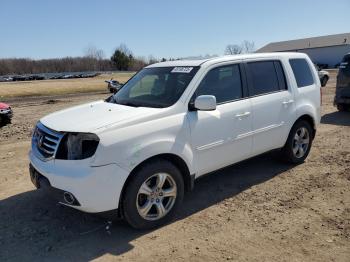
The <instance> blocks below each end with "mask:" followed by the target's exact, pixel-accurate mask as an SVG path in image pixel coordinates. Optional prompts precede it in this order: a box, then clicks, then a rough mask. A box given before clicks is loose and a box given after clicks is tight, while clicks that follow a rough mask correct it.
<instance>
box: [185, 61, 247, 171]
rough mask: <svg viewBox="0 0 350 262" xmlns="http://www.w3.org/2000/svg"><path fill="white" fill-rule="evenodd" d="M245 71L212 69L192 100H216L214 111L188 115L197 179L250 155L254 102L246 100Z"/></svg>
mask: <svg viewBox="0 0 350 262" xmlns="http://www.w3.org/2000/svg"><path fill="white" fill-rule="evenodd" d="M242 70H243V68H242V67H241V66H240V65H239V64H230V65H225V66H219V67H215V68H213V69H211V70H210V71H209V72H208V73H207V74H206V76H205V77H204V78H203V80H202V82H201V83H200V84H199V86H198V88H197V90H196V92H195V94H194V96H193V97H192V101H194V99H195V98H196V97H197V96H199V95H213V96H215V97H216V100H217V107H216V110H214V111H199V110H197V111H189V112H188V119H189V123H190V130H191V143H192V149H193V151H195V161H196V169H197V170H196V171H197V172H196V175H197V176H200V175H202V174H205V173H208V172H211V171H214V170H216V169H219V168H222V167H224V166H227V165H230V164H232V163H235V162H238V161H240V160H243V159H245V158H247V157H249V156H250V154H251V151H252V136H251V128H252V117H251V103H250V99H245V91H244V82H245V81H243V78H242V74H241V71H242Z"/></svg>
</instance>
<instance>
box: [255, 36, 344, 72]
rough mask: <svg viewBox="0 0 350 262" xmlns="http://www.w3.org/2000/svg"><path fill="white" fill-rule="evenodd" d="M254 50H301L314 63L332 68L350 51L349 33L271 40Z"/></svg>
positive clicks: (259, 51)
mask: <svg viewBox="0 0 350 262" xmlns="http://www.w3.org/2000/svg"><path fill="white" fill-rule="evenodd" d="M256 52H258V53H261V52H302V53H306V54H308V55H309V57H310V58H311V59H312V61H313V62H314V63H316V64H318V65H325V66H326V67H329V68H332V67H336V66H337V65H338V64H339V63H340V61H341V60H342V58H343V56H344V55H345V54H347V53H350V33H345V34H336V35H327V36H319V37H310V38H304V39H297V40H290V41H282V42H273V43H270V44H267V45H266V46H264V47H262V48H260V49H259V50H257V51H256Z"/></svg>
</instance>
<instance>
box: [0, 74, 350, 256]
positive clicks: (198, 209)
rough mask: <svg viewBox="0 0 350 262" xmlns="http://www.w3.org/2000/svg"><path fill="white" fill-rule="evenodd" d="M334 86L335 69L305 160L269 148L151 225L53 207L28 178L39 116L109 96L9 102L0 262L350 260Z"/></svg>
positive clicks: (342, 124) (341, 120) (343, 153)
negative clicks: (283, 158)
mask: <svg viewBox="0 0 350 262" xmlns="http://www.w3.org/2000/svg"><path fill="white" fill-rule="evenodd" d="M334 91H335V82H334V73H333V74H332V78H331V80H330V82H329V83H328V85H327V86H326V87H325V88H324V89H323V93H324V95H323V117H322V124H321V125H320V127H319V129H318V131H317V135H316V139H315V140H314V144H313V148H312V150H311V153H310V156H309V157H308V159H307V160H306V162H305V163H304V164H302V165H299V166H291V165H286V164H282V163H280V162H279V161H278V160H277V159H276V153H269V154H265V155H263V156H259V157H256V158H254V159H250V160H248V161H245V162H243V163H240V164H237V165H234V166H231V167H228V168H226V169H224V170H221V171H218V172H216V173H215V174H211V175H208V176H205V177H204V178H202V179H199V180H198V181H196V183H195V189H194V191H193V192H191V193H189V194H188V195H187V196H186V198H185V201H184V204H183V207H182V209H181V211H180V213H179V215H178V217H177V219H176V220H175V221H174V222H173V223H171V224H169V225H166V226H164V227H162V228H159V229H157V230H152V231H137V230H133V229H131V228H130V227H128V226H127V225H126V224H125V223H124V222H122V221H121V222H113V224H111V225H110V224H109V223H108V222H107V221H105V220H104V219H101V218H99V217H95V216H93V215H89V214H84V213H81V212H79V211H75V210H72V209H70V208H65V207H62V206H59V205H57V204H55V203H54V202H53V201H52V200H50V199H48V198H47V197H46V196H45V195H44V194H43V192H41V191H40V190H35V189H34V186H33V185H32V184H31V182H30V179H29V175H28V171H27V169H28V159H27V152H28V150H29V146H30V132H31V129H32V127H33V126H34V124H35V123H36V121H37V120H38V119H39V118H40V117H41V116H43V115H45V114H47V113H49V112H52V111H56V110H58V109H61V108H65V107H69V106H72V105H75V104H79V103H82V102H86V101H92V100H96V99H101V98H104V97H106V95H107V94H105V95H84V96H83V95H79V96H68V97H56V98H50V99H49V98H40V99H24V100H22V101H13V109H14V119H13V123H12V124H10V125H8V126H5V127H2V128H1V129H0V261H35V260H40V261H87V260H99V261H109V260H115V261H121V260H123V261H175V260H176V261H227V260H229V261H230V260H232V261H350V190H349V188H350V113H339V112H337V111H336V109H335V108H334V107H333V105H332V100H333V96H334Z"/></svg>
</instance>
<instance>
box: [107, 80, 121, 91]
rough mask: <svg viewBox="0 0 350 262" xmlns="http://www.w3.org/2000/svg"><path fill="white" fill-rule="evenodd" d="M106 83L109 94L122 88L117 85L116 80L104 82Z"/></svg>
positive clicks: (119, 84)
mask: <svg viewBox="0 0 350 262" xmlns="http://www.w3.org/2000/svg"><path fill="white" fill-rule="evenodd" d="M105 82H106V83H107V89H108V91H109V92H110V93H117V92H118V91H119V90H120V88H121V87H122V86H123V85H122V84H121V83H119V82H118V81H117V80H113V78H112V79H111V80H106V81H105Z"/></svg>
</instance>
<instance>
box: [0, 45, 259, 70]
mask: <svg viewBox="0 0 350 262" xmlns="http://www.w3.org/2000/svg"><path fill="white" fill-rule="evenodd" d="M254 49H255V48H254V42H250V41H243V42H242V43H241V44H240V45H236V44H230V45H227V47H226V49H225V51H224V53H225V54H241V53H251V52H253V51H254ZM208 57H212V56H208ZM178 59H180V58H177V59H174V58H170V59H169V60H178ZM166 60H167V59H165V58H162V59H157V58H155V57H153V56H149V57H148V59H146V58H144V57H139V56H135V55H134V54H133V53H132V51H131V50H130V49H129V48H128V47H127V46H126V45H125V44H121V45H120V46H119V47H117V48H116V49H115V51H114V53H113V54H112V56H111V57H110V59H106V58H105V55H104V52H103V50H101V49H97V48H96V47H94V46H89V47H88V48H86V49H85V52H84V56H81V57H65V58H53V59H39V60H35V59H30V58H6V59H0V75H15V74H19V75H23V74H40V73H62V72H84V71H85V72H86V71H116V70H119V71H138V70H140V69H142V68H143V67H145V66H147V65H149V64H153V63H157V62H162V61H163V62H164V61H166Z"/></svg>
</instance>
